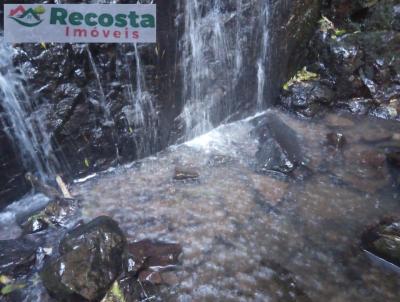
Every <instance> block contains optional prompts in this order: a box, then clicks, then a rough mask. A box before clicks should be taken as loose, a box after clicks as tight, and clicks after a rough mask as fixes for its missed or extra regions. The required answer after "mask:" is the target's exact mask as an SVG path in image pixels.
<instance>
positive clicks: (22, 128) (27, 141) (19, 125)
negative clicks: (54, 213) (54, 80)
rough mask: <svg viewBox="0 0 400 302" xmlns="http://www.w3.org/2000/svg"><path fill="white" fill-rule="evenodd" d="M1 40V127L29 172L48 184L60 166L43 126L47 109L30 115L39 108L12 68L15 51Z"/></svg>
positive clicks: (42, 107) (43, 107)
mask: <svg viewBox="0 0 400 302" xmlns="http://www.w3.org/2000/svg"><path fill="white" fill-rule="evenodd" d="M0 39H1V40H0V71H1V72H0V100H1V104H0V109H1V110H2V112H1V113H0V123H1V124H2V125H3V129H4V130H5V132H6V134H7V135H8V136H9V138H10V140H11V141H12V142H13V143H14V145H15V148H16V149H17V150H16V151H17V153H19V154H20V157H21V160H22V163H23V165H24V167H25V168H26V170H28V171H32V170H33V172H35V173H37V174H38V176H39V177H40V178H41V179H42V180H45V179H47V178H48V176H50V175H54V174H55V172H56V171H55V170H56V167H57V165H58V162H57V159H56V157H55V155H54V151H53V148H52V145H51V136H50V134H49V133H48V132H47V131H46V125H45V124H44V121H45V120H47V119H46V118H45V116H46V114H47V112H46V107H45V106H41V108H40V109H38V110H37V111H36V112H35V113H34V114H31V113H32V112H34V107H35V105H36V104H35V100H33V99H32V96H28V94H27V92H26V91H25V88H24V85H25V83H24V75H23V73H21V72H19V71H17V70H16V69H15V68H14V66H13V62H12V58H13V55H14V52H15V49H13V48H12V47H11V46H10V45H7V44H6V43H4V42H3V40H2V37H0ZM35 109H36V108H35Z"/></svg>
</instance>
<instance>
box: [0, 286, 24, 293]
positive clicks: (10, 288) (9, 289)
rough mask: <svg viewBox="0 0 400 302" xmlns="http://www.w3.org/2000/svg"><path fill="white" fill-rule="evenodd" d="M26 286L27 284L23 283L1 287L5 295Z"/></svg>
mask: <svg viewBox="0 0 400 302" xmlns="http://www.w3.org/2000/svg"><path fill="white" fill-rule="evenodd" d="M24 287H25V285H23V284H7V285H6V286H4V287H3V288H2V289H1V294H2V295H3V296H5V295H9V294H11V293H12V292H13V291H16V290H18V289H21V288H24Z"/></svg>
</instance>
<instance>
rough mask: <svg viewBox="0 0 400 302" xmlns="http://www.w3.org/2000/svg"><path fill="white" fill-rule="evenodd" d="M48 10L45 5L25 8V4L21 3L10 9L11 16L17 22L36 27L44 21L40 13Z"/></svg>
mask: <svg viewBox="0 0 400 302" xmlns="http://www.w3.org/2000/svg"><path fill="white" fill-rule="evenodd" d="M45 12H46V10H45V8H44V7H43V6H41V5H40V6H37V7H35V8H28V9H25V8H24V6H23V5H19V6H18V7H17V8H15V9H12V10H11V11H10V15H9V16H8V17H9V18H11V19H13V20H14V21H15V22H17V23H19V24H21V25H22V26H26V27H34V26H37V25H39V24H40V23H42V21H43V20H42V19H41V18H40V15H42V14H44V13H45Z"/></svg>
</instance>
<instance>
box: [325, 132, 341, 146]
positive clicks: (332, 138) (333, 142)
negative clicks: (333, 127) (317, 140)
mask: <svg viewBox="0 0 400 302" xmlns="http://www.w3.org/2000/svg"><path fill="white" fill-rule="evenodd" d="M326 139H327V144H328V145H329V146H332V147H334V148H335V149H341V148H343V147H344V145H345V144H346V138H345V137H344V135H343V133H339V132H330V133H328V134H327V135H326Z"/></svg>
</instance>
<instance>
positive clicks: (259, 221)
mask: <svg viewBox="0 0 400 302" xmlns="http://www.w3.org/2000/svg"><path fill="white" fill-rule="evenodd" d="M272 113H273V114H276V115H278V116H279V115H280V116H282V118H283V119H284V120H285V121H286V123H288V124H289V125H290V126H291V127H292V128H293V129H296V131H297V132H298V136H299V138H300V142H301V145H302V148H303V150H302V151H303V152H304V154H305V157H306V161H307V166H308V167H310V169H311V171H312V172H311V173H309V174H310V175H311V176H309V177H306V178H305V179H304V180H302V181H300V180H293V179H285V178H282V177H276V176H275V175H261V174H257V173H255V172H254V164H255V163H254V158H255V156H254V154H255V152H256V150H257V144H258V141H257V139H256V138H255V137H254V135H251V132H252V129H253V125H254V123H255V121H254V120H252V121H251V120H247V121H241V122H238V123H234V124H231V125H227V126H222V127H220V128H218V129H216V130H213V131H212V132H210V133H208V134H206V135H203V136H201V137H198V138H196V139H195V140H193V141H191V142H189V143H187V144H185V145H181V146H178V147H173V148H170V149H169V150H167V151H165V152H162V153H161V154H159V155H158V156H157V157H152V158H147V159H145V160H142V161H140V162H136V163H133V164H132V165H130V166H129V167H124V168H119V169H118V170H116V171H115V172H113V173H109V174H105V175H103V176H101V177H99V178H94V179H92V180H89V181H87V182H85V183H83V184H80V185H77V186H75V187H74V189H73V191H74V193H75V194H80V195H82V196H83V197H84V205H83V207H84V209H83V212H84V216H85V217H86V218H88V219H89V218H93V217H96V216H98V215H103V214H106V215H111V216H112V217H114V218H115V219H116V220H117V221H119V223H120V225H121V227H122V228H123V229H124V230H125V231H126V233H127V234H128V237H129V239H130V240H140V239H143V238H148V237H151V238H157V239H160V240H166V241H174V242H179V243H181V244H182V245H183V247H184V255H183V258H182V260H183V265H182V268H181V270H180V271H179V278H180V284H179V286H177V287H176V288H174V289H173V290H172V294H171V289H170V290H169V291H168V293H165V297H164V299H165V300H170V301H310V300H312V301H346V302H348V301H398V299H399V293H400V278H399V275H397V274H396V273H395V272H394V271H391V270H387V269H386V268H385V267H382V266H380V265H379V264H378V263H376V262H373V261H371V260H370V259H369V258H368V257H367V256H366V254H364V253H363V252H362V251H360V249H359V247H358V245H359V238H360V234H361V233H362V232H363V230H365V228H366V227H367V226H368V225H370V224H373V223H375V222H376V221H378V220H379V219H380V218H382V217H383V216H386V215H395V214H398V213H399V210H400V204H399V196H398V192H396V190H395V188H394V187H391V186H390V181H389V180H388V175H389V171H387V170H386V169H387V167H386V166H379V167H374V166H373V165H372V166H373V167H370V166H371V165H365V163H364V162H363V159H362V154H364V155H365V154H369V153H368V152H370V153H372V154H373V151H371V150H375V149H376V145H372V144H371V141H374V140H375V141H379V139H380V138H379V137H374V136H376V135H378V134H379V133H381V135H383V133H386V134H387V133H390V134H393V136H392V140H395V139H399V138H398V133H399V128H398V126H396V125H395V124H391V123H384V122H378V121H377V120H363V119H357V120H351V119H350V118H342V119H341V118H339V119H338V118H336V117H335V116H328V117H327V118H326V120H324V121H322V122H319V123H313V122H309V121H298V120H296V119H293V118H291V117H288V116H283V115H282V114H281V113H278V112H272ZM337 130H340V131H341V132H342V133H344V135H345V137H346V139H347V145H346V147H345V148H344V149H343V150H342V151H333V150H332V149H329V148H328V147H327V146H326V145H325V141H326V134H327V133H328V132H331V131H337ZM396 133H397V134H396ZM360 154H361V155H360ZM366 160H367V161H368V158H367V159H366ZM176 166H185V167H193V168H194V169H195V170H196V171H198V172H199V174H200V178H199V179H198V180H196V181H186V182H179V181H174V180H173V175H174V169H175V167H176Z"/></svg>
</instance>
